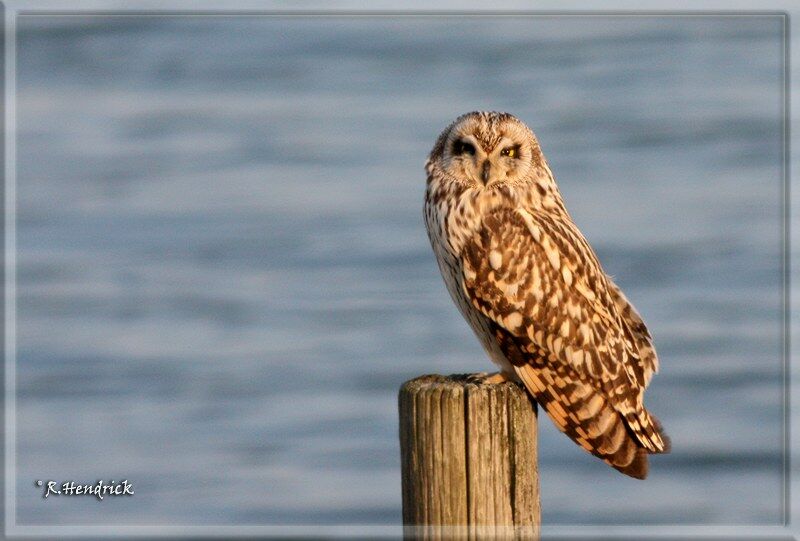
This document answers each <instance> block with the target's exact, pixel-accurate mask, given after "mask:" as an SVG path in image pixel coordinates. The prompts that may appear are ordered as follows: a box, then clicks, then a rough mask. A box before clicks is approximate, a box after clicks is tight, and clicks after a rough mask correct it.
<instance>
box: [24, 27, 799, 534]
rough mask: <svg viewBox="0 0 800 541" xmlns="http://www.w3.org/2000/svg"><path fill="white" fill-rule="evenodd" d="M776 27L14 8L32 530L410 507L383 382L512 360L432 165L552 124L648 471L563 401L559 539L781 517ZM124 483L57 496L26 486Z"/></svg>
mask: <svg viewBox="0 0 800 541" xmlns="http://www.w3.org/2000/svg"><path fill="white" fill-rule="evenodd" d="M782 40H783V37H782V19H780V18H778V17H726V18H721V17H697V18H695V17H627V18H620V17H602V18H600V17H570V18H565V17H415V18H402V17H362V18H353V17H331V18H319V17H311V18H292V17H221V16H219V17H132V16H129V17H124V18H123V17H88V16H71V17H57V16H35V17H34V16H22V17H20V18H19V20H18V41H17V44H18V45H17V46H18V50H17V62H18V66H17V67H18V69H17V109H16V114H17V133H16V136H17V139H16V141H17V194H16V195H17V198H16V201H17V228H18V229H17V239H18V249H17V302H18V304H17V334H16V340H17V350H18V355H17V364H16V366H17V401H18V402H17V404H18V415H17V471H16V490H17V520H18V522H19V523H20V524H89V523H93V524H270V523H273V524H274V523H283V524H311V523H318V524H319V523H343V524H347V523H376V524H398V523H399V522H400V517H401V515H400V471H399V451H398V442H397V419H396V417H397V414H396V392H397V389H398V387H399V386H400V384H401V383H402V382H403V381H404V380H406V379H409V378H412V377H414V376H417V375H421V374H423V373H431V372H439V373H454V372H468V371H482V370H491V369H492V368H493V365H492V364H491V363H490V362H489V361H488V359H486V357H485V355H484V353H483V352H482V350H481V349H480V348H479V346H478V343H477V341H476V340H475V339H474V338H473V336H472V335H471V333H470V331H469V329H468V327H467V325H466V324H465V323H464V322H463V321H462V320H461V318H460V316H459V315H458V314H457V312H456V310H455V308H454V307H453V305H452V303H451V301H450V299H449V297H448V296H447V293H446V292H445V289H444V287H443V285H442V283H441V279H440V277H439V273H438V270H437V268H436V265H435V262H434V258H433V255H432V253H431V251H430V247H429V245H428V241H427V238H426V235H425V230H424V226H423V223H422V218H421V208H422V193H423V187H424V173H423V169H422V164H423V162H424V160H425V157H426V155H427V153H428V151H429V149H430V147H431V146H432V144H433V142H434V140H435V138H436V136H437V135H438V134H439V132H440V131H441V130H442V129H443V128H444V127H445V125H446V124H447V123H449V122H450V121H451V120H452V119H453V118H454V117H456V116H457V115H459V114H461V113H463V112H466V111H470V110H475V109H500V110H507V111H510V112H513V113H515V114H517V115H518V116H519V117H520V118H522V119H523V120H524V121H526V122H528V123H529V124H530V125H531V126H532V127H533V129H534V131H536V133H537V134H538V136H539V138H540V140H541V142H542V145H543V148H544V151H545V153H546V155H547V157H548V158H549V161H550V164H551V166H552V169H553V171H554V172H555V174H556V178H557V179H558V181H559V183H560V186H561V188H562V191H563V194H564V197H565V199H566V202H567V206H568V208H569V209H570V211H571V213H572V214H573V217H574V218H575V220H576V221H577V223H578V224H579V226H580V227H581V229H582V230H583V232H584V234H585V235H586V236H587V237H588V239H589V241H590V242H591V243H592V245H593V246H594V247H595V249H596V250H597V252H598V254H599V256H600V259H601V261H602V262H603V263H604V265H605V267H606V270H607V271H608V272H609V273H610V274H612V275H613V276H615V277H616V279H617V281H618V282H619V283H620V284H621V286H622V287H623V289H624V290H625V291H626V293H627V294H628V296H629V297H630V298H631V299H632V301H633V302H634V303H635V304H636V306H637V307H638V308H639V309H640V311H641V312H642V313H643V315H644V317H645V320H646V321H647V322H648V324H649V326H650V328H651V330H652V332H653V334H654V336H655V342H656V345H657V348H658V351H659V353H660V357H661V362H662V373H661V374H659V375H658V376H657V377H656V378H655V379H654V382H653V384H652V386H651V389H650V390H649V391H648V393H647V403H648V405H649V407H650V408H651V409H652V411H654V412H655V413H656V414H657V415H658V416H659V417H660V418H661V420H662V421H663V423H664V425H665V426H666V428H667V430H668V432H669V434H670V435H671V437H672V441H673V449H674V450H673V453H672V454H671V455H668V456H664V457H656V458H654V459H653V461H652V468H651V470H652V472H651V477H650V478H649V480H648V481H646V482H638V481H634V480H630V479H628V478H625V477H623V476H621V475H620V474H618V473H616V472H615V471H613V470H611V469H610V468H608V467H607V466H605V465H604V464H602V463H600V462H599V461H597V460H595V459H592V458H591V457H589V456H588V455H586V454H584V453H583V452H582V451H581V450H580V449H579V448H578V447H577V446H575V445H574V444H573V443H572V442H570V441H569V440H568V439H567V438H565V437H564V436H562V435H561V434H559V433H558V432H557V431H556V430H555V429H554V428H553V427H552V425H551V423H550V421H549V420H546V419H545V418H543V420H542V423H541V426H542V428H541V435H540V467H541V484H542V507H543V520H544V521H545V523H547V524H608V523H613V524H652V523H659V524H698V523H700V524H717V523H719V524H763V523H778V522H780V521H781V518H782V502H783V497H782V496H783V483H782V479H783V476H782V471H783V469H782V468H783V461H782V456H783V454H782V443H781V442H782V434H783V431H782V427H783V391H782V389H783V383H782V381H783V379H782V361H781V356H780V352H781V334H780V326H781V253H782V247H781V235H782V222H781V205H782V188H781V186H782V183H781V174H782V167H781V160H782V151H781V148H782V108H781V99H782V97H781V96H782V46H783V45H782V44H783V41H782ZM100 478H102V479H106V480H110V479H112V478H113V479H115V480H120V479H122V478H126V479H128V480H130V481H131V482H132V483H133V484H134V488H135V492H136V495H135V496H134V497H131V498H107V499H106V500H105V501H103V502H98V501H95V500H94V499H93V498H60V499H48V500H43V499H41V491H40V489H38V488H36V487H35V486H34V485H33V482H34V480H35V479H52V480H58V481H64V480H76V481H83V482H92V481H96V480H97V479H100Z"/></svg>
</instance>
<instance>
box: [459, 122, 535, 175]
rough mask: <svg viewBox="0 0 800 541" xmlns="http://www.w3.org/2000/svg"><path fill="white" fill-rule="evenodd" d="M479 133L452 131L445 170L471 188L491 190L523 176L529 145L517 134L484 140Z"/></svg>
mask: <svg viewBox="0 0 800 541" xmlns="http://www.w3.org/2000/svg"><path fill="white" fill-rule="evenodd" d="M485 139H486V138H485V137H481V133H479V132H478V133H474V132H472V133H471V130H454V133H453V134H452V136H451V137H450V140H449V144H448V147H447V148H446V149H445V153H444V158H445V160H444V164H443V165H444V167H445V169H446V170H447V172H448V173H450V174H451V175H452V176H454V177H455V178H460V179H464V180H466V181H468V182H469V184H470V185H471V186H472V187H474V188H479V189H483V188H493V187H495V186H498V185H500V184H504V183H509V182H510V183H513V182H516V181H517V180H519V179H520V178H522V177H524V175H525V174H526V173H527V171H528V169H529V167H530V159H531V149H530V145H529V144H528V143H527V142H526V141H525V140H524V139H522V138H520V137H519V136H518V134H516V133H509V134H506V133H501V134H498V135H497V136H495V137H493V138H492V139H493V140H491V141H486V140H485Z"/></svg>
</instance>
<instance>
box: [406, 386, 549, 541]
mask: <svg viewBox="0 0 800 541" xmlns="http://www.w3.org/2000/svg"><path fill="white" fill-rule="evenodd" d="M485 377H486V375H485V374H475V375H454V376H448V377H445V376H439V375H429V376H422V377H419V378H415V379H412V380H410V381H407V382H406V383H404V384H403V386H402V387H401V388H400V397H399V402H400V455H401V463H402V469H403V477H402V482H403V524H404V531H405V534H406V536H409V537H419V538H428V539H429V538H445V537H446V538H451V537H469V538H482V537H486V538H489V537H491V538H494V537H503V538H525V539H530V538H534V539H536V538H538V537H539V522H540V518H539V513H540V508H539V474H538V471H537V462H536V403H535V402H534V401H533V400H531V399H530V397H529V396H528V393H527V392H526V391H525V389H524V388H522V387H521V386H520V385H518V384H515V383H511V382H506V383H500V384H487V383H484V382H483V380H484V379H485Z"/></svg>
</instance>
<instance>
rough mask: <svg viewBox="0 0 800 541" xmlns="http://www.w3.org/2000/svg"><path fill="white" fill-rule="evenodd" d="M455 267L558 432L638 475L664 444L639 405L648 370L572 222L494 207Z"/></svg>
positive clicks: (654, 423) (469, 295) (612, 293)
mask: <svg viewBox="0 0 800 541" xmlns="http://www.w3.org/2000/svg"><path fill="white" fill-rule="evenodd" d="M462 264H463V282H462V286H463V289H464V293H465V294H466V295H467V298H468V299H469V301H470V302H471V304H472V305H473V306H474V307H475V308H476V309H477V310H479V311H480V312H481V313H482V314H483V315H484V316H486V317H487V318H488V319H489V320H490V328H491V329H492V331H493V333H494V337H495V339H496V340H497V343H498V345H499V346H500V348H501V350H502V351H503V353H504V354H505V355H506V357H507V358H508V359H509V361H510V362H511V363H512V364H513V365H514V368H515V370H516V372H517V374H518V375H519V377H520V379H521V380H522V381H523V382H524V383H525V385H526V387H527V388H528V390H529V391H531V393H533V394H534V395H535V396H536V398H537V399H538V400H539V401H540V402H541V403H542V405H543V406H544V407H545V409H546V410H547V412H548V414H549V415H550V417H551V418H552V419H553V421H554V422H555V424H556V425H557V426H558V427H559V429H561V430H562V431H563V432H565V433H567V435H569V436H570V437H571V438H572V439H573V440H574V441H575V442H576V443H578V444H579V445H581V446H582V447H583V448H584V449H586V450H587V451H589V452H591V453H592V454H594V455H596V456H598V457H600V458H602V459H603V460H605V461H606V462H608V463H609V464H611V465H612V466H614V467H615V468H617V469H619V470H620V471H622V472H624V473H626V474H628V475H632V476H634V477H641V478H643V477H644V476H645V475H646V473H647V457H646V454H647V453H648V452H650V453H658V452H663V451H665V450H666V443H665V439H664V438H662V434H661V431H660V427H659V426H658V424H657V421H656V420H655V419H654V418H652V417H651V416H650V414H649V413H648V412H647V410H646V409H645V408H644V405H643V403H642V398H643V392H644V389H645V387H646V385H647V382H648V381H649V375H647V374H646V372H647V371H646V370H645V368H644V365H643V363H642V361H641V358H640V353H639V349H638V346H637V338H636V336H635V334H634V332H633V331H632V330H631V329H630V328H629V326H628V325H627V324H626V323H625V321H623V319H622V317H621V315H620V311H619V309H618V307H617V301H615V299H621V298H624V297H620V295H621V293H618V292H615V291H614V290H613V288H612V286H610V285H609V282H608V279H607V277H606V275H605V274H604V273H603V271H602V268H601V267H600V264H599V263H598V261H597V258H596V256H595V255H594V252H593V251H592V250H591V248H590V247H589V246H588V244H587V243H586V240H585V239H584V238H583V236H582V235H581V234H580V232H579V231H578V230H577V228H576V227H575V226H574V225H573V224H572V223H571V222H568V221H565V220H560V219H558V218H553V217H551V216H547V215H543V214H539V213H535V212H528V211H526V210H523V209H517V210H511V209H501V210H497V211H494V212H493V213H491V214H489V215H488V216H486V217H485V218H484V220H483V224H482V227H481V228H480V230H479V231H477V232H476V233H475V234H474V235H473V237H472V238H471V239H469V241H468V242H467V244H466V245H465V248H464V252H463V258H462ZM617 291H618V290H617Z"/></svg>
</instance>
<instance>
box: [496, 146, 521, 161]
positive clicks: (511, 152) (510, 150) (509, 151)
mask: <svg viewBox="0 0 800 541" xmlns="http://www.w3.org/2000/svg"><path fill="white" fill-rule="evenodd" d="M500 154H501V155H503V156H508V157H509V158H516V157H517V156H519V147H518V146H513V147H506V148H504V149H503V150H501V151H500Z"/></svg>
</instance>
